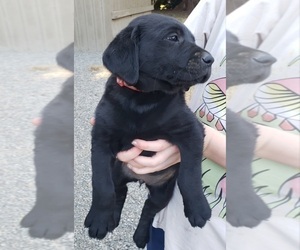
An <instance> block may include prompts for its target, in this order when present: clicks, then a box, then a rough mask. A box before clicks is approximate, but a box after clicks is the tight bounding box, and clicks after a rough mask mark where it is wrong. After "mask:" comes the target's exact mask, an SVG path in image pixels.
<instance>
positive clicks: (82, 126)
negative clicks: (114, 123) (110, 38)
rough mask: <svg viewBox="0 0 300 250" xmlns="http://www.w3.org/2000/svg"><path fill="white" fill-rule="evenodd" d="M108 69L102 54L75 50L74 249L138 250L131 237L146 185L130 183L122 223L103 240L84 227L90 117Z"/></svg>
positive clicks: (87, 203)
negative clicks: (91, 234)
mask: <svg viewBox="0 0 300 250" xmlns="http://www.w3.org/2000/svg"><path fill="white" fill-rule="evenodd" d="M108 76H109V72H108V71H107V70H105V68H104V67H103V66H102V59H101V54H97V53H79V52H78V53H75V113H74V125H75V126H74V129H75V249H101V250H118V249H120V250H126V249H128V250H131V249H132V250H133V249H138V248H137V247H136V246H135V244H134V242H133V240H132V236H133V233H134V230H135V228H136V225H137V223H138V220H139V217H140V213H141V208H142V206H143V203H144V200H145V199H146V197H147V191H146V189H145V188H144V186H141V187H140V186H139V184H137V183H132V184H130V185H129V192H128V196H127V200H126V203H125V206H124V209H123V212H122V218H121V222H120V225H119V227H118V228H117V229H115V230H114V232H113V233H109V234H108V235H107V236H106V238H105V239H104V240H102V241H99V240H95V239H91V238H89V236H88V232H87V231H88V230H87V229H86V228H84V227H83V222H84V219H85V216H86V215H87V213H88V211H89V208H90V204H91V191H92V187H91V164H90V144H91V143H90V132H91V125H90V123H89V120H90V118H91V117H92V116H93V114H94V110H95V108H96V105H97V104H98V102H99V100H100V98H101V96H102V94H103V90H104V86H105V83H106V80H107V78H108Z"/></svg>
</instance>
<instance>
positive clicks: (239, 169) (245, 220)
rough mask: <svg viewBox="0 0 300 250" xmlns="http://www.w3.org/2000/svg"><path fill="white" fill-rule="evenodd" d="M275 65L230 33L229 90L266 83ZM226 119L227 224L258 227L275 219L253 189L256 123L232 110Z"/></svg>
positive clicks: (228, 59) (268, 55) (261, 52)
mask: <svg viewBox="0 0 300 250" xmlns="http://www.w3.org/2000/svg"><path fill="white" fill-rule="evenodd" d="M275 61H276V59H275V58H274V57H272V56H271V55H270V54H268V53H266V52H263V51H260V50H256V49H252V48H249V47H246V46H243V45H241V44H240V43H239V41H238V39H237V37H235V36H234V35H233V34H231V33H230V32H227V88H229V87H232V86H237V85H240V84H245V83H257V82H260V81H262V80H264V79H265V78H267V77H268V76H269V74H270V71H271V66H272V64H273V63H275ZM226 115H227V137H226V138H227V139H226V153H227V155H226V157H227V193H226V195H227V197H226V206H227V214H226V217H227V221H228V222H229V223H230V224H231V225H233V226H235V227H240V226H246V227H255V226H257V225H258V224H259V223H260V222H261V221H263V220H266V219H267V218H269V217H270V216H271V210H270V209H269V208H268V207H267V205H266V204H265V203H264V202H263V200H262V199H261V198H260V197H259V196H258V195H257V194H256V193H255V191H254V188H253V185H252V172H251V165H252V161H253V158H254V150H255V145H256V140H257V136H258V132H257V129H256V127H255V126H254V125H253V124H252V123H250V122H248V121H246V120H244V119H243V118H242V117H240V116H239V115H238V114H236V113H234V112H233V111H231V110H230V109H228V108H227V112H226Z"/></svg>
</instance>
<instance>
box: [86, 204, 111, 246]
mask: <svg viewBox="0 0 300 250" xmlns="http://www.w3.org/2000/svg"><path fill="white" fill-rule="evenodd" d="M84 226H85V227H87V228H89V236H90V237H91V238H97V239H99V240H102V239H103V238H104V237H105V236H106V234H107V233H108V232H112V231H113V230H114V229H115V228H116V223H115V221H114V217H113V211H109V212H101V211H99V210H97V211H96V210H95V209H92V208H91V210H90V212H89V213H88V215H87V216H86V218H85V221H84Z"/></svg>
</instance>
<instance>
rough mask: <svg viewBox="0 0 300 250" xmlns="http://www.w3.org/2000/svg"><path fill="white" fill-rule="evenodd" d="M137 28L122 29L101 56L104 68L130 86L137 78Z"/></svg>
mask: <svg viewBox="0 0 300 250" xmlns="http://www.w3.org/2000/svg"><path fill="white" fill-rule="evenodd" d="M138 40H139V35H138V27H127V28H125V29H123V30H122V31H121V32H120V33H119V34H118V35H117V36H116V37H115V39H114V40H113V41H112V42H111V43H110V44H109V45H108V47H107V49H106V50H105V51H104V54H103V58H102V60H103V64H104V66H105V67H106V68H107V69H108V70H109V71H110V72H112V73H113V74H116V75H117V76H119V77H120V78H122V79H123V80H124V81H125V82H127V83H129V84H130V85H134V84H135V83H136V82H137V81H138V78H139V56H138V53H139V48H138Z"/></svg>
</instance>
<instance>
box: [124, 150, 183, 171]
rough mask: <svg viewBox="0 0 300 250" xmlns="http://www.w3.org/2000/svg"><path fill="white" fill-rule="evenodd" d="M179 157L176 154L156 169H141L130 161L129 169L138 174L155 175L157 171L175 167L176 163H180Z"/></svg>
mask: <svg viewBox="0 0 300 250" xmlns="http://www.w3.org/2000/svg"><path fill="white" fill-rule="evenodd" d="M178 156H179V155H178V154H174V155H172V156H171V157H170V158H168V160H167V161H165V162H164V163H162V164H160V165H157V166H155V167H142V168H141V167H140V165H139V164H137V165H135V164H136V163H135V162H134V161H130V162H129V163H128V167H129V168H130V169H131V170H132V171H133V172H135V173H136V174H150V173H154V172H157V171H162V170H164V169H166V168H168V167H170V166H172V165H174V164H175V163H178V162H180V157H178ZM136 166H137V167H136Z"/></svg>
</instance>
